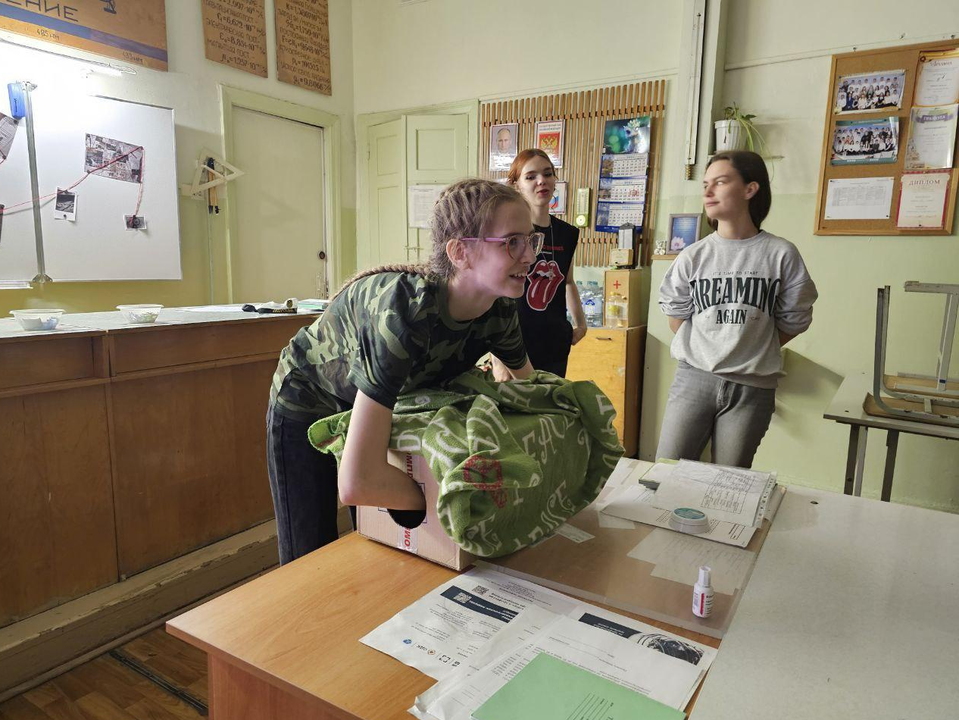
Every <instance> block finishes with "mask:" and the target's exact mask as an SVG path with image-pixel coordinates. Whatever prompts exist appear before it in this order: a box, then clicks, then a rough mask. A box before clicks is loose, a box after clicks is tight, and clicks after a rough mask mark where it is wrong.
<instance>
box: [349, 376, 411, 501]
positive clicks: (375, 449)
mask: <svg viewBox="0 0 959 720" xmlns="http://www.w3.org/2000/svg"><path fill="white" fill-rule="evenodd" d="M392 427H393V411H392V410H390V409H389V408H388V407H385V406H383V405H380V404H379V403H378V402H376V401H375V400H373V399H371V398H370V397H368V396H366V395H364V394H363V393H362V392H361V391H359V390H358V391H357V393H356V403H355V404H354V405H353V415H352V417H351V418H350V429H349V432H348V433H347V434H346V447H345V448H344V449H343V457H342V458H341V460H340V468H339V474H338V486H339V493H340V500H341V501H342V502H343V504H344V505H371V506H373V507H385V508H389V509H391V510H425V509H426V498H425V497H424V496H423V491H422V490H420V487H419V485H417V484H416V483H415V482H413V480H412V479H411V478H410V477H409V476H408V475H407V474H406V473H405V472H403V471H402V470H400V469H399V468H395V467H393V466H392V465H390V464H389V463H388V462H387V461H386V451H387V449H388V448H389V444H390V430H391V429H392Z"/></svg>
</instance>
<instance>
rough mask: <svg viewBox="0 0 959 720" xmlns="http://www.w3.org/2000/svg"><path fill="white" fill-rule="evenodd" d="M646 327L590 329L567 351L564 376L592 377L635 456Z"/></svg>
mask: <svg viewBox="0 0 959 720" xmlns="http://www.w3.org/2000/svg"><path fill="white" fill-rule="evenodd" d="M645 342H646V326H645V325H640V326H638V327H631V328H622V329H619V328H615V329H614V328H590V329H589V331H588V332H587V333H586V337H584V338H583V339H582V340H580V341H579V342H578V343H577V344H576V345H574V346H573V348H572V350H571V351H570V354H569V365H568V366H567V368H566V377H567V378H568V379H570V380H592V381H593V382H594V383H596V385H597V386H598V387H599V389H600V390H602V391H603V392H604V393H606V395H607V396H608V397H609V399H610V401H611V402H612V403H613V407H614V408H615V409H616V419H615V420H614V421H613V425H614V426H615V427H616V431H617V432H618V433H619V439H620V441H621V442H622V443H623V447H624V448H625V449H626V456H627V457H635V455H636V452H637V450H638V449H639V410H640V397H641V391H642V383H643V349H644V347H645Z"/></svg>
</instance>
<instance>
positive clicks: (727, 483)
mask: <svg viewBox="0 0 959 720" xmlns="http://www.w3.org/2000/svg"><path fill="white" fill-rule="evenodd" d="M775 486H776V476H775V475H774V474H772V473H763V472H756V471H754V470H743V469H741V468H732V467H724V466H721V465H710V464H708V463H698V462H692V461H689V460H681V461H680V462H679V464H678V465H676V466H675V468H674V469H673V471H672V473H671V474H670V478H669V481H668V482H662V483H661V484H660V486H659V489H658V490H657V491H656V495H655V496H654V497H653V499H652V501H651V502H652V504H654V505H656V506H658V507H661V508H663V509H669V510H674V509H676V508H681V507H687V508H696V509H697V510H702V511H703V512H704V513H706V517H707V518H709V519H710V520H725V521H726V522H731V523H740V524H742V525H746V526H752V527H759V526H760V525H762V522H763V513H764V512H765V510H766V503H767V502H769V497H770V495H771V494H772V491H773V488H774V487H775Z"/></svg>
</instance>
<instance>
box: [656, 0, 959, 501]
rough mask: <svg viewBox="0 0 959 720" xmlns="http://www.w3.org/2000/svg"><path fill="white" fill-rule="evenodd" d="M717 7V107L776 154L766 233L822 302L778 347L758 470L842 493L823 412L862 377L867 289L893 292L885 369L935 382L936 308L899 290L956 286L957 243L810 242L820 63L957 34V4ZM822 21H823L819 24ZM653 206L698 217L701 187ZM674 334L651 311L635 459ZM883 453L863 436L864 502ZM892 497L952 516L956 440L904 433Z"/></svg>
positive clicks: (875, 434)
mask: <svg viewBox="0 0 959 720" xmlns="http://www.w3.org/2000/svg"><path fill="white" fill-rule="evenodd" d="M728 7H729V17H728V20H729V25H728V27H729V31H728V35H727V55H726V72H725V75H724V84H723V94H722V97H723V100H724V103H725V104H728V103H730V102H731V101H737V102H738V103H739V104H740V105H741V106H742V107H744V108H746V109H748V110H749V111H750V112H754V113H756V114H757V115H758V118H757V122H758V123H759V127H760V129H761V130H762V132H763V134H764V135H765V137H766V139H767V141H768V142H769V146H770V149H769V153H770V154H772V155H781V156H783V158H782V159H780V160H774V161H772V162H771V166H772V171H773V183H772V184H773V207H772V212H771V213H770V216H769V218H768V220H767V221H766V223H765V224H764V227H765V228H767V229H768V230H770V231H771V232H774V233H777V234H779V235H782V236H784V237H786V238H788V239H789V240H791V241H792V242H794V243H795V244H796V245H797V246H798V247H799V249H800V251H801V252H802V254H803V257H804V258H805V261H806V264H807V266H808V268H809V272H810V274H811V275H812V277H813V278H814V280H815V281H816V283H817V285H818V287H819V293H820V299H819V301H818V302H817V303H816V306H815V311H814V321H813V325H812V327H811V328H810V330H809V331H808V332H807V333H805V334H804V335H802V336H800V337H798V338H797V339H795V340H794V341H792V342H791V343H790V344H789V345H788V346H787V348H786V352H785V367H786V370H787V372H788V373H789V374H788V376H787V377H786V378H785V379H784V380H783V381H782V384H781V386H780V391H779V393H778V395H777V408H776V415H775V417H774V419H773V423H772V426H771V427H770V430H769V433H768V434H767V436H766V438H765V439H764V440H763V444H762V446H761V447H760V450H759V453H758V454H757V456H756V466H757V467H762V468H767V469H776V470H778V471H779V473H780V476H781V477H782V478H783V479H785V480H786V481H787V482H794V483H798V484H802V485H808V486H813V487H820V488H825V489H830V490H835V491H841V490H842V485H843V471H844V465H845V458H846V446H847V441H848V428H847V427H846V426H839V425H837V424H835V423H833V422H829V421H826V420H824V419H822V414H823V412H824V410H825V409H826V407H827V406H828V404H829V401H830V400H831V398H832V396H833V394H834V393H835V391H836V389H837V388H838V387H839V384H840V383H841V382H842V379H843V378H844V377H845V376H846V375H847V374H849V373H856V372H871V369H872V360H873V349H874V340H875V308H876V289H877V288H878V287H880V286H883V285H889V286H891V287H892V289H893V296H892V308H891V312H890V332H889V346H888V360H887V370H888V371H890V372H893V373H895V372H914V373H925V374H932V373H933V372H934V371H935V367H936V350H937V346H938V341H939V332H940V327H941V323H942V310H943V302H942V301H940V300H937V299H935V298H932V297H925V296H918V295H915V294H910V295H909V296H906V294H905V293H904V292H903V291H902V286H903V283H904V282H905V281H907V280H919V281H923V282H952V283H956V282H959V242H957V235H956V234H953V235H950V236H945V237H870V236H858V237H836V236H816V235H813V224H814V218H815V214H816V190H817V186H818V178H819V162H820V157H821V152H822V140H823V131H824V122H825V110H826V102H827V98H828V96H829V87H828V86H829V72H830V66H831V55H832V54H833V53H841V52H848V51H851V50H853V46H855V47H859V48H868V47H884V46H888V45H894V44H911V43H917V42H925V41H933V40H939V39H948V37H949V36H950V34H952V35H953V37H955V36H956V35H959V12H957V11H956V9H955V4H954V3H952V2H940V1H939V0H936V1H935V2H925V3H922V8H923V11H922V12H916V13H906V14H903V13H902V12H901V5H899V4H897V3H893V2H886V1H883V2H879V3H869V4H868V6H867V5H866V4H865V3H846V4H840V3H833V2H825V1H824V0H815V1H813V2H807V3H804V4H802V5H801V6H800V5H796V4H795V3H791V2H785V1H782V0H737V1H736V2H733V3H730V4H729V6H728ZM867 7H868V8H869V10H868V12H866V11H865V9H866V8H867ZM823 17H829V18H830V21H829V22H828V23H823V22H821V19H822V18H823ZM957 44H959V43H957ZM699 177H701V174H700V175H697V178H699ZM664 204H666V205H669V206H670V207H671V208H672V209H671V210H670V212H681V211H689V210H698V209H699V208H700V207H701V206H700V204H699V181H698V180H696V181H693V182H681V183H680V184H679V187H677V188H676V190H675V192H674V193H673V194H672V196H670V197H667V198H666V202H665V203H664ZM659 227H660V228H662V227H663V225H662V224H660V225H659ZM667 267H668V263H667V262H656V263H654V264H653V276H652V287H653V288H654V292H655V288H657V287H658V286H659V283H660V281H661V279H662V277H663V275H664V273H665V272H666V269H667ZM654 300H655V298H654ZM671 338H672V334H671V333H670V332H669V329H668V327H667V326H666V322H665V319H664V318H663V316H662V315H661V313H660V312H659V311H658V309H656V307H655V302H654V303H653V307H652V308H651V311H650V317H649V338H648V342H647V351H646V370H645V388H644V397H643V423H642V431H641V439H640V453H641V455H642V456H643V457H645V458H652V457H653V456H654V454H655V450H656V443H657V439H658V435H659V428H660V424H661V420H662V417H663V410H664V407H665V401H666V394H667V392H668V390H669V384H670V382H671V381H672V377H673V373H674V370H675V363H674V362H673V361H672V360H671V359H670V358H669V342H670V340H671ZM952 364H953V373H952V374H953V375H954V374H955V371H956V369H959V347H956V348H954V350H953V359H952ZM884 452H885V433H884V432H880V431H872V432H871V433H870V436H869V452H868V455H867V463H866V473H865V478H864V483H863V488H864V489H863V494H864V495H866V496H869V497H878V496H879V490H880V487H881V482H882V469H883V461H884V457H885V456H884ZM892 496H893V500H895V501H897V502H904V503H909V504H915V505H922V506H927V507H934V508H939V509H944V510H950V511H953V512H957V511H959V443H955V442H949V441H944V440H934V439H929V438H921V437H917V436H913V435H902V436H901V437H900V443H899V455H898V460H897V464H896V476H895V483H894V485H893V495H892Z"/></svg>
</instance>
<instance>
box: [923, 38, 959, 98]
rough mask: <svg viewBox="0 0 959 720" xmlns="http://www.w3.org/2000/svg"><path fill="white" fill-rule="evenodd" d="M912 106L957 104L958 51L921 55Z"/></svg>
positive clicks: (958, 80)
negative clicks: (921, 61)
mask: <svg viewBox="0 0 959 720" xmlns="http://www.w3.org/2000/svg"><path fill="white" fill-rule="evenodd" d="M922 59H923V61H924V62H923V63H922V66H921V67H922V69H921V70H920V71H919V81H918V82H917V83H916V96H915V100H914V101H913V105H951V104H952V103H954V102H959V50H946V51H944V52H930V53H923V57H922Z"/></svg>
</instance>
